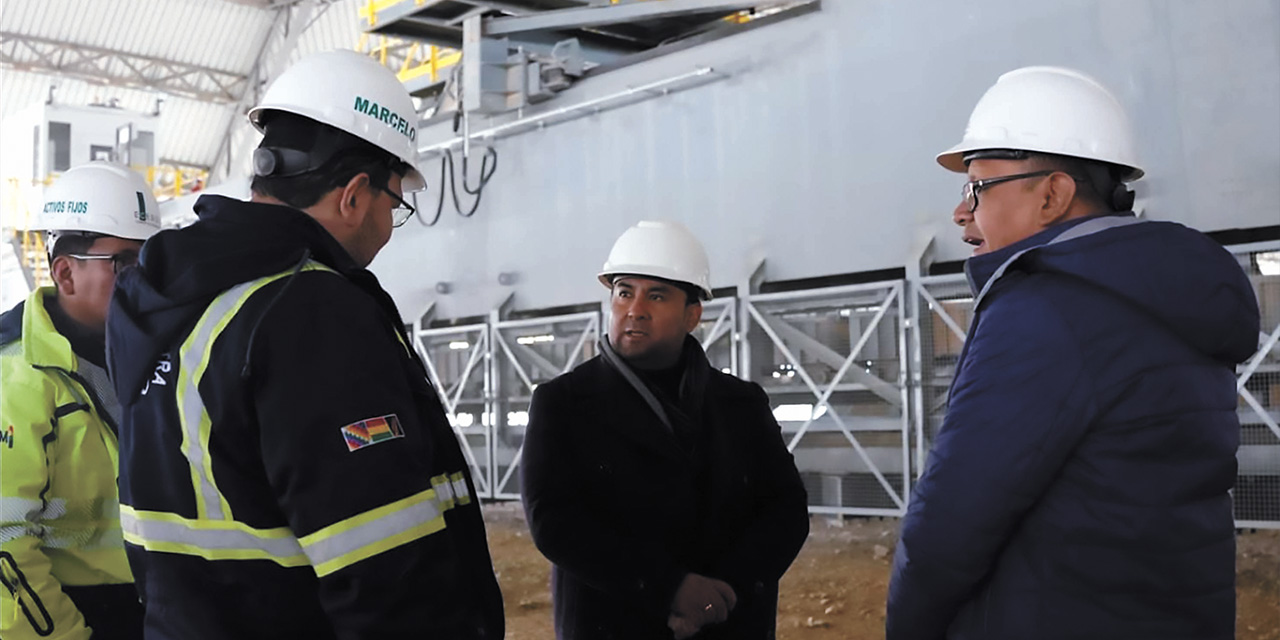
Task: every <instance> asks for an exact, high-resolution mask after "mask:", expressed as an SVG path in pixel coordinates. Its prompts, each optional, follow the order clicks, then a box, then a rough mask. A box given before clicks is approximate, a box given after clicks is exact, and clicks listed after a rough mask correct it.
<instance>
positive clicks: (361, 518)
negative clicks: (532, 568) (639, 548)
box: [113, 261, 501, 638]
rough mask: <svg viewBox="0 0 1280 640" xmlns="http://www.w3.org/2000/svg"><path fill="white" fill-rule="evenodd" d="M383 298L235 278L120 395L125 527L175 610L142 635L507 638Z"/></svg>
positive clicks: (160, 596) (275, 277)
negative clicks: (132, 392) (136, 387)
mask: <svg viewBox="0 0 1280 640" xmlns="http://www.w3.org/2000/svg"><path fill="white" fill-rule="evenodd" d="M376 294H381V295H376ZM384 297H385V293H384V292H382V291H381V290H380V289H378V290H377V291H376V292H369V291H366V290H364V289H363V287H361V286H359V285H358V284H356V283H353V282H352V281H350V280H349V279H348V278H346V277H344V276H342V275H340V274H338V273H337V272H336V271H334V270H333V269H331V268H329V267H327V266H326V265H323V264H321V263H319V262H315V261H309V262H307V263H306V264H303V265H302V266H300V267H298V268H296V269H292V270H288V271H284V272H280V273H276V274H272V275H269V276H265V277H262V278H258V279H256V280H253V281H250V282H245V283H243V284H240V285H237V286H234V287H232V288H230V289H228V290H226V291H224V292H222V293H221V294H219V295H218V296H217V297H216V298H214V299H213V301H212V302H211V303H210V304H209V305H208V307H207V308H206V309H205V311H204V313H203V314H202V315H200V317H199V318H198V319H197V320H196V321H195V322H194V324H193V325H192V326H191V328H190V330H189V331H186V332H185V334H184V336H183V337H182V338H181V339H180V340H179V341H177V343H176V344H174V345H172V348H171V349H170V350H169V351H168V352H167V353H166V354H164V355H163V356H161V358H160V359H159V360H158V361H157V362H156V363H155V372H154V376H153V377H152V378H151V380H150V382H148V383H147V385H146V386H145V387H144V388H143V389H142V390H141V392H140V394H139V395H138V396H137V397H136V398H130V399H129V400H128V401H125V402H124V403H125V427H124V429H123V430H122V436H121V469H122V473H121V520H122V524H123V528H124V532H125V533H124V537H125V541H126V542H127V543H128V545H129V553H130V558H131V561H133V562H134V563H135V564H136V565H138V566H141V567H143V571H141V572H138V573H140V575H139V578H138V580H139V584H140V585H141V588H142V590H143V593H144V597H146V598H147V601H148V603H149V604H155V603H156V602H155V601H157V600H158V601H160V602H159V606H158V607H156V608H155V609H153V610H158V611H162V612H169V613H170V614H171V616H172V617H170V618H169V619H167V620H160V619H157V620H156V621H154V624H152V621H150V620H149V623H148V633H149V634H154V635H156V636H157V637H170V636H166V635H165V634H166V633H169V634H171V637H183V638H187V637H194V638H199V637H210V638H213V637H273V636H274V635H276V634H278V633H281V632H282V630H287V633H288V634H289V635H291V636H292V635H297V634H301V635H297V637H321V638H323V637H340V636H341V632H340V631H339V630H353V629H355V630H359V633H357V634H356V635H360V636H373V635H379V634H398V633H402V632H407V631H409V630H415V629H416V630H417V633H422V632H423V631H432V632H433V633H438V634H440V635H441V637H459V638H488V637H501V602H500V595H499V594H498V592H497V585H496V580H494V578H493V571H492V566H491V561H490V559H489V556H488V550H487V547H486V546H485V538H484V529H483V522H482V521H481V518H480V513H479V509H478V501H476V500H475V499H474V493H473V491H474V490H473V489H472V485H471V482H470V476H469V473H468V471H467V466H466V462H465V460H464V458H463V456H462V453H461V450H460V448H459V446H458V442H457V440H456V437H455V435H454V433H453V431H452V430H451V428H450V427H449V425H448V423H447V421H446V420H445V417H444V414H443V410H442V408H441V406H440V404H439V400H438V397H437V395H436V392H435V390H434V389H433V388H432V387H431V386H430V384H429V383H428V382H427V381H426V377H425V372H424V370H423V368H422V365H421V363H420V361H419V360H418V359H417V357H416V355H415V354H414V353H413V351H412V350H411V349H410V348H409V346H408V345H407V343H406V342H405V337H404V335H403V334H402V332H401V331H400V330H399V328H398V322H399V319H398V314H397V313H396V312H395V311H394V307H393V306H392V307H391V308H390V309H389V310H388V309H387V308H385V305H383V304H380V303H381V302H382V299H383V298H384ZM385 300H386V301H387V302H388V303H389V298H385ZM113 357H119V356H116V355H113ZM375 431H377V434H376V435H371V434H374V432H375ZM353 433H354V434H355V435H354V436H353V435H352V434H353ZM362 438H363V439H362ZM392 571H401V572H404V573H403V574H402V575H396V574H394V573H392ZM406 590H409V591H414V592H417V595H416V596H412V595H410V594H409V593H406ZM424 597H425V598H427V599H429V600H431V603H430V605H427V606H424V605H422V604H421V602H420V601H421V599H422V598H424ZM401 601H403V602H401ZM411 602H412V603H416V604H411ZM495 609H496V616H495V613H494V612H495ZM160 615H161V616H163V615H165V614H160ZM495 617H496V618H497V619H496V621H495V620H494V618H495ZM178 630H180V631H178ZM428 635H429V634H428Z"/></svg>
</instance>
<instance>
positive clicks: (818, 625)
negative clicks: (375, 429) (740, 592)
mask: <svg viewBox="0 0 1280 640" xmlns="http://www.w3.org/2000/svg"><path fill="white" fill-rule="evenodd" d="M485 518H486V521H487V522H488V525H489V543H490V547H491V548H492V550H493V560H494V564H495V566H496V567H497V570H498V579H499V581H500V582H501V583H502V592H503V595H504V597H505V598H506V606H507V638H508V640H553V639H554V638H555V634H554V633H553V632H552V628H551V595H550V591H549V589H548V580H549V578H548V576H549V571H550V568H549V565H548V564H547V561H546V560H545V559H544V558H543V557H542V556H541V555H540V554H539V553H538V551H537V550H536V549H535V548H534V547H533V543H532V541H530V540H529V530H528V528H527V526H526V525H525V522H524V514H523V513H522V512H521V510H520V507H519V503H505V504H495V505H489V506H487V507H486V508H485ZM897 527H898V521H897V520H894V519H884V520H878V519H874V518H873V519H861V518H857V519H846V520H844V521H843V522H840V521H838V520H832V519H829V518H824V517H815V518H814V519H813V522H812V526H811V532H810V534H809V541H808V542H807V543H806V544H805V547H804V549H803V550H802V551H801V552H800V557H799V558H797V559H796V562H795V564H793V565H792V566H791V570H790V571H789V572H788V573H787V575H786V576H785V577H784V578H783V579H782V588H781V597H780V601H779V606H778V609H779V610H778V638H779V639H780V640H863V639H867V640H873V639H876V638H883V637H884V602H885V592H886V591H887V589H888V586H889V563H890V560H891V558H892V553H893V546H894V541H895V540H896V537H897ZM1238 542H1239V545H1238V548H1239V551H1238V554H1237V562H1236V570H1237V575H1238V592H1239V605H1238V610H1239V614H1238V622H1237V638H1239V640H1280V531H1257V532H1245V533H1243V534H1242V535H1241V536H1240V537H1239V538H1238Z"/></svg>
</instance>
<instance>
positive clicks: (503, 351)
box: [489, 311, 601, 499]
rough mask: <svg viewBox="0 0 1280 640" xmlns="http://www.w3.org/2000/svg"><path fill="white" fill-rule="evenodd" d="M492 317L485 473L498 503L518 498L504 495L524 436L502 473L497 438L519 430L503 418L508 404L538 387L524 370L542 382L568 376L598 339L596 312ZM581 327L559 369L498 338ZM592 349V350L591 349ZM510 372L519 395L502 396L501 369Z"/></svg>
mask: <svg viewBox="0 0 1280 640" xmlns="http://www.w3.org/2000/svg"><path fill="white" fill-rule="evenodd" d="M497 316H498V313H497V312H494V313H493V314H491V318H492V321H491V322H490V326H489V335H490V340H489V344H490V345H492V351H491V353H492V354H493V356H492V358H491V366H492V368H493V374H492V378H493V381H494V385H495V386H494V395H493V400H492V402H493V403H492V410H491V416H492V417H491V418H490V420H489V429H490V432H491V433H492V434H493V437H492V440H491V442H492V445H491V452H492V456H493V458H492V459H493V465H492V468H491V473H492V474H493V475H492V476H491V483H492V484H491V486H492V487H493V493H492V496H491V497H493V498H499V499H518V498H519V497H520V494H519V493H518V492H515V491H509V490H508V488H509V487H510V485H511V480H512V478H513V477H514V476H515V473H516V470H517V469H518V468H519V467H520V458H521V457H522V455H523V454H524V432H523V429H521V432H520V438H519V439H520V443H519V444H518V445H516V446H515V447H514V452H512V455H511V459H510V461H509V462H508V463H507V464H506V467H505V469H503V463H504V457H505V454H506V453H508V451H507V450H504V449H503V438H502V437H501V436H502V435H503V434H504V433H505V432H506V431H507V430H509V429H513V428H515V427H517V426H518V427H523V425H512V424H510V423H509V421H508V419H507V417H508V412H509V410H510V405H512V404H516V405H519V404H526V403H527V402H528V400H526V399H525V396H524V394H526V393H527V394H529V397H530V398H531V397H532V395H533V391H534V389H536V388H537V386H538V384H537V383H536V382H534V379H535V378H536V377H537V376H536V375H532V374H531V373H530V371H534V372H535V373H536V371H537V370H541V372H542V373H543V374H545V375H546V378H545V379H547V380H550V379H552V378H555V377H556V376H559V375H563V374H565V373H568V372H569V371H570V370H571V369H573V368H574V367H575V366H576V365H577V364H578V363H579V362H580V358H581V356H582V354H583V352H584V350H585V349H586V348H587V347H588V346H589V343H588V339H590V338H599V336H600V333H601V331H600V312H599V311H585V312H581V313H573V314H568V315H561V316H551V317H546V318H529V319H525V320H500V319H498V318H497ZM579 325H581V330H580V331H572V332H571V334H572V333H576V334H577V338H576V340H575V341H574V346H573V347H572V349H571V350H570V351H569V352H568V353H567V354H565V361H564V363H563V364H559V363H556V362H554V361H553V360H552V359H551V357H548V356H547V355H545V354H542V353H539V352H538V351H537V350H536V349H534V347H533V345H526V344H521V343H520V342H519V339H516V340H508V339H507V337H508V336H505V335H503V332H504V331H511V330H515V329H537V328H544V330H545V331H549V332H551V333H549V334H544V335H552V336H554V335H555V330H556V328H557V327H565V326H569V327H575V328H576V327H578V326H579ZM592 349H593V350H594V347H592ZM504 366H506V367H510V373H513V374H515V376H516V377H517V379H518V380H519V383H520V386H519V389H518V391H519V395H517V394H516V393H513V392H509V391H506V390H505V389H504V388H503V381H504V380H505V379H506V378H507V377H508V376H504V375H503V374H504V373H506V372H504V371H503V367H504Z"/></svg>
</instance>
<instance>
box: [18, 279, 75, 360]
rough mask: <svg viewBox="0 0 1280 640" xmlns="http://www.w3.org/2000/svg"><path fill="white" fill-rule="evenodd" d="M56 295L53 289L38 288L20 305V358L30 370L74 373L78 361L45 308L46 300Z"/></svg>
mask: <svg viewBox="0 0 1280 640" xmlns="http://www.w3.org/2000/svg"><path fill="white" fill-rule="evenodd" d="M55 294H56V290H55V289H54V288H53V287H39V288H37V289H36V290H35V291H32V292H31V295H29V296H27V299H26V301H25V302H23V307H22V356H23V358H24V359H25V360H26V361H27V363H28V364H30V365H31V366H33V367H56V368H58V369H62V370H64V371H75V370H76V361H77V360H76V354H75V352H74V351H72V349H71V342H70V341H69V340H67V338H66V337H65V336H63V335H62V334H61V333H58V330H57V329H56V328H55V327H54V326H53V319H52V318H50V317H49V312H48V310H46V309H45V307H44V301H45V298H46V297H48V296H52V295H55Z"/></svg>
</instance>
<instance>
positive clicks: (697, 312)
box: [684, 301, 702, 333]
mask: <svg viewBox="0 0 1280 640" xmlns="http://www.w3.org/2000/svg"><path fill="white" fill-rule="evenodd" d="M699 322H702V302H701V301H699V302H695V303H693V304H686V305H684V332H685V333H693V330H694V329H697V328H698V323H699Z"/></svg>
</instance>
